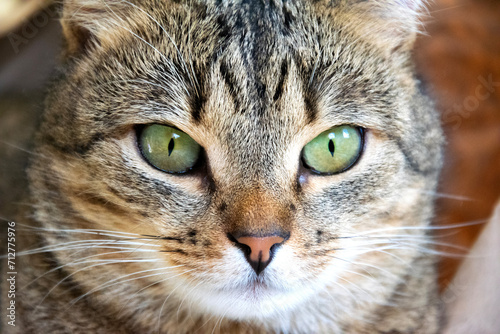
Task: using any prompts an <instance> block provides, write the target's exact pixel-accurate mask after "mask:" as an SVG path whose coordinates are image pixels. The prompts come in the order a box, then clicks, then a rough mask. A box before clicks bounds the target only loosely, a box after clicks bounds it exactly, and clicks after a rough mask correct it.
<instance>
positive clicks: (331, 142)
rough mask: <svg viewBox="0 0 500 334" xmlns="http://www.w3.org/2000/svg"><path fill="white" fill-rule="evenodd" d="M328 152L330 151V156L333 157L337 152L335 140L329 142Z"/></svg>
mask: <svg viewBox="0 0 500 334" xmlns="http://www.w3.org/2000/svg"><path fill="white" fill-rule="evenodd" d="M328 150H329V151H330V154H331V155H332V157H333V152H335V144H333V140H331V139H330V141H329V142H328Z"/></svg>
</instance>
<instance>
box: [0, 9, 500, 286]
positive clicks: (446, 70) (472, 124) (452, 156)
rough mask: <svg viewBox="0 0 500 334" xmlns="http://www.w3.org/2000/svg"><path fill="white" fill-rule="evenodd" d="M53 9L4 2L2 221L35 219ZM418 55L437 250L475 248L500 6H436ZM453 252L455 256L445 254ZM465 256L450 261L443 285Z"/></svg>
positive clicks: (489, 146) (56, 37)
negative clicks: (32, 154)
mask: <svg viewBox="0 0 500 334" xmlns="http://www.w3.org/2000/svg"><path fill="white" fill-rule="evenodd" d="M50 3H51V1H50V0H1V2H0V219H3V220H15V219H16V218H15V217H18V216H17V215H18V214H27V213H29V207H28V206H27V203H26V202H25V200H24V196H25V191H26V185H27V182H26V177H25V174H24V170H25V168H26V165H27V160H28V158H29V150H30V147H31V143H32V140H33V133H34V129H35V128H36V126H37V123H38V120H39V116H40V114H41V111H42V110H43V96H44V93H45V90H46V87H47V84H48V82H49V80H50V76H51V73H52V72H53V70H54V68H55V66H57V63H58V57H59V53H60V49H61V45H62V42H61V30H60V26H59V23H58V9H57V6H54V5H51V4H50ZM423 20H424V23H425V29H424V33H423V34H422V35H421V36H419V38H418V40H417V43H416V48H415V52H414V58H415V61H416V67H417V72H418V77H419V79H420V80H421V81H422V82H423V83H424V84H425V87H426V89H427V91H428V93H429V94H430V95H431V96H432V97H433V98H434V100H435V101H436V105H437V108H438V109H439V112H440V113H441V123H442V125H443V127H444V130H445V133H446V136H447V146H446V160H445V164H444V169H443V172H442V178H441V183H440V187H439V191H438V192H439V195H438V196H437V197H438V198H437V208H436V217H435V220H434V224H435V225H448V226H452V225H457V224H464V223H467V224H468V223H470V225H471V226H468V227H460V228H452V229H447V230H443V231H442V232H440V235H438V241H439V242H442V243H449V244H453V245H456V246H459V247H466V248H468V247H470V246H471V245H472V244H473V242H474V241H475V239H476V238H477V235H478V233H479V231H480V230H481V228H482V226H483V225H484V224H483V223H484V222H486V221H487V220H488V218H489V217H490V216H491V214H492V212H493V208H494V205H495V204H496V202H497V201H498V200H499V199H500V1H498V0H436V1H434V2H432V3H431V4H430V6H429V11H428V15H426V16H425V17H424V18H423ZM442 250H443V251H446V252H451V251H453V248H450V247H443V249H442ZM460 261H461V260H460V257H443V258H442V259H441V261H440V277H441V278H440V282H441V286H442V287H445V286H446V285H447V284H448V283H449V282H450V280H451V278H452V276H453V274H454V273H455V271H456V269H457V267H458V265H459V264H460Z"/></svg>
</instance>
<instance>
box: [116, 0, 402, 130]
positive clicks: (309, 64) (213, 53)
mask: <svg viewBox="0 0 500 334" xmlns="http://www.w3.org/2000/svg"><path fill="white" fill-rule="evenodd" d="M146 11H150V13H148V15H146V16H144V15H143V16H142V19H141V21H140V24H139V25H138V26H139V28H138V29H137V30H138V32H137V33H136V34H134V33H132V34H129V35H130V36H129V38H128V43H127V45H125V50H128V51H124V52H122V58H129V60H128V61H127V64H130V66H132V67H140V66H143V67H147V70H143V71H142V72H143V75H144V74H146V75H147V76H151V75H152V73H153V72H157V73H155V74H153V76H156V79H158V81H159V82H160V83H161V84H162V85H164V86H165V87H168V88H169V89H170V90H171V91H174V92H175V95H176V96H175V99H176V100H177V101H176V102H177V103H179V101H181V102H182V104H183V105H182V107H181V108H179V109H180V110H179V113H178V114H181V115H182V116H183V120H182V122H181V123H188V122H189V123H192V122H194V123H196V122H199V121H200V120H202V119H203V117H206V114H207V112H212V113H216V112H217V109H219V110H220V111H221V112H222V111H224V112H227V111H228V109H229V108H231V109H232V113H231V114H230V115H227V114H226V115H225V117H228V116H231V115H232V114H233V113H234V114H235V115H238V114H245V115H246V116H245V117H257V118H263V116H266V117H264V118H269V116H273V117H272V118H273V119H274V118H275V117H278V116H279V117H287V113H286V111H284V110H283V108H280V107H277V106H278V105H279V102H280V100H281V99H286V100H287V101H294V100H295V101H296V103H295V104H294V106H295V105H296V104H303V106H302V107H301V108H302V109H303V110H300V111H301V112H302V113H303V114H304V117H305V120H306V121H307V122H312V121H315V120H318V119H325V118H326V119H329V121H330V122H332V121H334V120H332V116H335V117H338V118H340V119H339V121H344V122H345V121H348V122H353V121H354V120H353V119H352V116H355V118H356V119H357V120H358V121H359V122H369V123H371V124H367V125H370V126H375V127H381V126H383V127H385V126H388V125H390V124H387V123H388V121H390V120H391V119H392V118H394V117H395V116H394V115H392V116H391V113H392V110H391V109H392V107H394V104H395V103H394V102H395V98H396V97H398V95H399V93H400V92H399V91H398V85H397V80H396V79H395V78H394V77H393V76H392V73H391V68H390V62H389V61H387V60H385V59H383V58H382V57H381V56H380V55H379V54H378V53H377V51H376V50H374V49H373V48H370V47H369V46H368V45H366V44H364V43H363V42H361V41H360V40H359V39H356V38H355V37H353V36H352V35H351V34H349V33H346V32H344V31H343V30H342V29H343V27H342V25H341V23H338V22H335V21H334V20H333V19H332V18H331V17H327V16H328V14H331V13H322V12H320V11H317V10H316V9H315V8H313V7H310V6H307V5H305V6H302V7H301V10H300V11H299V10H297V9H296V8H294V7H293V4H289V3H288V2H285V3H279V4H274V2H269V3H268V2H260V1H249V2H244V3H240V4H235V3H233V2H227V3H226V2H225V3H223V4H221V5H220V6H215V5H205V4H189V5H172V4H169V5H168V6H167V5H164V7H162V8H160V9H159V8H157V7H155V8H151V9H146ZM141 36H144V37H141ZM139 50H140V51H139ZM138 58H142V61H138ZM139 72H140V71H139ZM137 74H138V71H137V69H136V70H135V71H134V72H133V75H137ZM179 87H182V89H179ZM177 90H178V92H177ZM223 95H224V96H223ZM210 98H212V99H215V100H224V101H225V103H224V104H223V105H221V103H218V104H217V103H212V105H215V106H216V107H217V108H215V109H211V108H207V106H210V103H208V104H207V102H210V101H209V100H210ZM226 100H227V101H226ZM299 101H301V102H300V103H299ZM212 102H213V101H212ZM221 107H222V109H221ZM369 109H373V110H377V112H376V113H371V114H370V115H369V117H366V116H368V115H366V114H367V113H366V112H367V111H369ZM294 112H295V114H297V113H298V112H299V110H294ZM278 113H279V114H280V115H281V116H280V115H278ZM354 114H355V115H354ZM347 116H349V118H348V117H347ZM389 116H391V117H389ZM377 118H380V119H379V120H377ZM301 121H303V120H302V119H301ZM382 123H384V124H382ZM389 123H390V122H389ZM360 125H363V124H360Z"/></svg>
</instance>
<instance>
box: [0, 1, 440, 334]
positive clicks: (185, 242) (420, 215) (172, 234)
mask: <svg viewBox="0 0 500 334" xmlns="http://www.w3.org/2000/svg"><path fill="white" fill-rule="evenodd" d="M423 6H424V3H423V1H417V0H401V1H385V0H373V1H355V0H339V1H312V0H311V1H307V0H294V1H279V0H261V1H259V0H241V1H238V0H235V1H188V2H183V1H169V0H129V1H122V0H106V1H104V0H64V1H63V14H62V20H61V22H62V26H63V31H64V35H65V47H64V53H63V56H62V65H61V67H60V69H59V72H58V75H57V80H56V81H55V83H54V84H53V87H52V89H51V92H50V93H49V95H48V97H47V100H46V108H45V113H44V115H43V121H42V124H41V126H40V130H39V133H38V135H37V138H36V142H37V147H36V150H35V153H34V156H33V159H32V161H31V165H30V168H29V171H28V175H29V181H30V191H31V198H32V202H33V207H34V212H33V216H32V220H33V222H32V223H31V224H32V226H33V227H32V228H31V229H28V231H27V232H25V233H24V234H23V235H22V238H23V240H25V242H29V244H28V246H27V249H28V250H27V251H24V252H23V253H24V256H21V257H20V258H19V260H20V261H22V263H21V264H20V265H19V268H22V269H20V276H19V277H20V278H19V279H20V286H23V288H22V289H20V290H19V292H18V294H19V295H18V297H17V299H16V301H17V307H18V308H17V310H18V311H17V312H18V314H19V317H20V318H19V319H18V322H17V326H16V327H15V328H8V330H12V331H13V332H14V331H15V330H17V333H169V334H173V333H195V332H199V333H436V332H438V331H439V328H440V326H441V323H442V317H441V313H442V312H441V306H440V303H439V298H438V293H437V282H436V268H435V261H436V259H435V258H434V256H433V252H432V238H431V229H430V228H428V227H429V224H430V220H431V218H432V215H433V201H432V200H433V198H432V196H429V193H432V192H433V191H434V189H435V187H436V184H437V180H438V177H439V171H440V168H441V164H442V145H443V136H442V132H441V129H440V126H439V121H438V117H437V115H436V112H435V111H434V108H433V105H432V102H431V101H430V100H429V99H428V98H427V97H426V96H425V94H424V93H422V89H421V87H420V84H419V82H418V81H417V80H416V79H415V75H414V70H413V66H412V62H411V49H412V45H413V42H414V39H415V36H416V34H417V33H418V29H419V24H420V23H419V13H420V12H422V11H423ZM26 240H27V241H26ZM4 326H5V324H4Z"/></svg>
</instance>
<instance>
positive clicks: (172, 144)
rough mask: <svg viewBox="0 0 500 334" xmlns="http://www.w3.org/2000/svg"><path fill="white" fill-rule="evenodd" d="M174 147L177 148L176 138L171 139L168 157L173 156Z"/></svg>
mask: <svg viewBox="0 0 500 334" xmlns="http://www.w3.org/2000/svg"><path fill="white" fill-rule="evenodd" d="M174 146H175V142H174V138H171V139H170V141H169V142H168V156H170V155H171V154H172V151H173V150H174Z"/></svg>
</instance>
